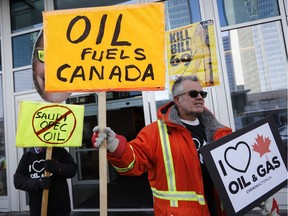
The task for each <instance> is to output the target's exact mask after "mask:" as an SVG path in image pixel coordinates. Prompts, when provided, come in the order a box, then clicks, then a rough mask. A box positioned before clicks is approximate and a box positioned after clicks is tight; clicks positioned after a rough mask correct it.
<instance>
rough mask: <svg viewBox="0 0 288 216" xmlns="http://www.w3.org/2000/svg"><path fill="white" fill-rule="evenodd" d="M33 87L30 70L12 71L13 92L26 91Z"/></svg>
mask: <svg viewBox="0 0 288 216" xmlns="http://www.w3.org/2000/svg"><path fill="white" fill-rule="evenodd" d="M32 89H35V87H34V83H33V78H32V70H31V69H29V70H22V71H17V72H14V92H20V91H28V90H32Z"/></svg>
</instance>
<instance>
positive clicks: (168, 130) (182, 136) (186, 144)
mask: <svg viewBox="0 0 288 216" xmlns="http://www.w3.org/2000/svg"><path fill="white" fill-rule="evenodd" d="M157 115H158V119H159V120H160V121H159V120H158V121H156V122H153V123H151V124H150V125H148V126H146V127H144V128H143V129H142V130H141V131H140V132H139V134H138V135H137V137H136V138H135V139H134V140H132V141H130V142H128V143H126V142H125V141H124V139H123V138H120V144H119V146H118V148H117V150H116V152H117V153H115V152H114V153H113V154H111V153H108V159H109V161H110V162H111V163H112V165H113V166H114V167H115V168H116V170H117V171H118V172H119V173H120V174H122V175H135V176H138V175H141V174H143V173H144V172H148V180H149V183H150V187H151V190H152V193H153V196H154V213H155V216H168V215H169V216H172V215H173V216H193V215H195V216H196V215H197V216H199V215H205V216H208V215H210V214H209V210H208V206H207V203H206V201H205V197H204V188H203V179H202V171H201V165H200V161H199V156H198V153H197V149H196V147H195V144H194V142H193V139H192V137H191V133H190V132H189V131H188V130H187V129H186V128H185V126H184V125H183V123H182V122H181V121H180V118H179V116H178V113H177V110H176V108H175V106H174V104H173V102H171V103H169V104H167V105H165V106H163V107H161V108H160V109H159V110H158V112H157ZM199 120H200V121H201V123H202V124H203V126H204V131H205V133H206V138H207V143H209V142H211V141H213V140H215V139H218V138H220V137H223V136H225V135H227V134H229V133H231V132H232V131H231V129H230V128H228V127H225V126H223V125H222V124H220V123H219V122H218V121H217V120H216V118H215V117H214V115H213V114H212V113H211V112H210V111H209V110H207V109H205V110H204V112H203V114H202V115H200V116H199ZM162 123H163V124H162ZM161 127H163V128H164V132H161V131H162V130H161V129H160V130H159V128H161ZM192 136H193V135H192ZM118 137H119V136H118ZM163 139H166V141H167V140H168V142H166V144H168V146H166V147H165V146H163V145H165V142H164V140H163ZM220 207H221V206H220V202H219V212H221V208H220ZM219 215H220V214H219Z"/></svg>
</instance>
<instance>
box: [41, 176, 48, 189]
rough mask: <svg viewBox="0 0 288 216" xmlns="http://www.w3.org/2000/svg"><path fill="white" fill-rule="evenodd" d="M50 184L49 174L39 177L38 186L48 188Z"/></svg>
mask: <svg viewBox="0 0 288 216" xmlns="http://www.w3.org/2000/svg"><path fill="white" fill-rule="evenodd" d="M50 185H51V179H50V177H49V176H43V177H41V178H40V179H39V187H40V188H42V189H49V187H50Z"/></svg>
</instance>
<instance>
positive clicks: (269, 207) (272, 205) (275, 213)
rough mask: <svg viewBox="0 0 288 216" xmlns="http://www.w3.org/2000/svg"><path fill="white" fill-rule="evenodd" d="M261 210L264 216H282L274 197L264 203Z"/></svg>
mask: <svg viewBox="0 0 288 216" xmlns="http://www.w3.org/2000/svg"><path fill="white" fill-rule="evenodd" d="M259 208H260V209H261V210H262V212H261V213H262V215H269V216H280V214H279V207H278V204H277V201H276V200H275V199H274V198H273V197H269V198H268V199H267V200H265V201H264V202H262V203H261V204H260V206H259Z"/></svg>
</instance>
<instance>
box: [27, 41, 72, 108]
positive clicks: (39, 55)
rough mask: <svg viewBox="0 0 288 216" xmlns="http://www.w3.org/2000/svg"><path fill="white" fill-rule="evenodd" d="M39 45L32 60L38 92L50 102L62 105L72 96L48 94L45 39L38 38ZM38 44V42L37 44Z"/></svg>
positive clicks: (67, 93)
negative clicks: (46, 89) (46, 87)
mask: <svg viewBox="0 0 288 216" xmlns="http://www.w3.org/2000/svg"><path fill="white" fill-rule="evenodd" d="M38 40H39V41H38V45H37V46H36V47H35V50H34V53H33V60H32V69H33V79H34V84H35V87H36V90H37V92H38V93H39V95H40V96H41V97H42V98H43V99H44V100H45V101H48V102H52V103H61V102H63V101H65V100H66V99H67V98H68V97H69V96H70V95H71V93H70V92H59V93H58V92H55V93H54V92H46V91H45V69H44V61H45V59H44V50H43V48H44V42H43V37H41V38H38ZM36 43H37V42H36Z"/></svg>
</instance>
